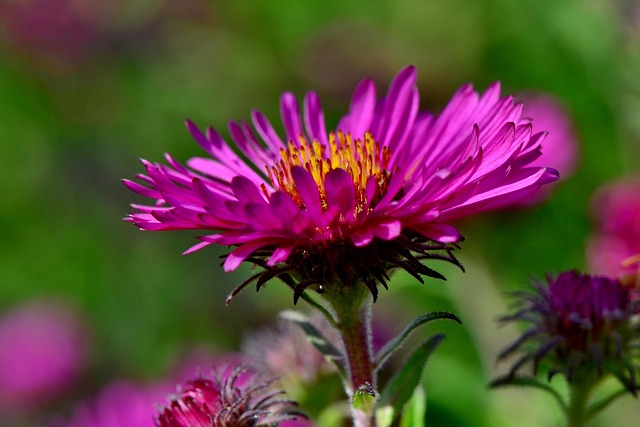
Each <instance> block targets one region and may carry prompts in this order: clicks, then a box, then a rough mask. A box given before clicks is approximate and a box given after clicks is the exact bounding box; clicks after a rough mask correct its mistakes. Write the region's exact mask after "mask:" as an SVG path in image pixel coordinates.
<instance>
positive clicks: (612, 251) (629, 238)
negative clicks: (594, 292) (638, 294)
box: [587, 178, 640, 275]
mask: <svg viewBox="0 0 640 427" xmlns="http://www.w3.org/2000/svg"><path fill="white" fill-rule="evenodd" d="M592 209H593V214H594V217H595V220H596V231H595V234H594V236H593V237H592V238H591V240H590V242H589V245H588V249H587V258H588V264H589V268H590V270H591V271H593V272H595V273H598V274H608V275H620V274H624V273H629V271H626V270H628V269H633V268H635V266H634V265H633V264H630V265H629V266H628V267H627V268H626V269H625V268H623V267H622V265H621V264H622V262H623V261H624V260H626V259H627V258H629V257H631V256H633V255H636V254H638V253H640V178H632V179H625V180H621V181H617V182H614V183H611V184H608V185H606V186H603V187H602V188H601V189H599V190H598V191H597V192H596V194H595V196H594V198H593V203H592Z"/></svg>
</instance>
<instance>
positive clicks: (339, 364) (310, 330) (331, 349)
mask: <svg viewBox="0 0 640 427" xmlns="http://www.w3.org/2000/svg"><path fill="white" fill-rule="evenodd" d="M280 317H282V318H283V319H286V320H289V321H290V322H293V323H295V324H296V325H298V326H300V328H302V330H303V331H304V333H305V334H306V335H307V339H308V340H309V342H310V343H311V344H312V345H313V346H314V347H315V348H316V349H317V350H318V351H319V352H320V353H321V354H322V355H323V356H324V357H325V359H326V360H327V361H329V362H330V363H332V364H333V365H335V366H336V368H338V372H339V373H340V375H341V376H342V377H343V378H346V377H347V375H346V369H345V366H344V355H343V354H342V352H340V350H338V349H337V348H336V347H335V346H334V345H333V344H331V343H330V342H329V340H328V339H327V338H326V337H325V336H324V335H323V334H322V332H320V331H319V330H318V328H316V327H315V326H314V325H313V324H312V323H311V320H309V318H308V317H307V316H305V315H304V314H302V313H300V312H299V311H293V310H285V311H283V312H281V313H280Z"/></svg>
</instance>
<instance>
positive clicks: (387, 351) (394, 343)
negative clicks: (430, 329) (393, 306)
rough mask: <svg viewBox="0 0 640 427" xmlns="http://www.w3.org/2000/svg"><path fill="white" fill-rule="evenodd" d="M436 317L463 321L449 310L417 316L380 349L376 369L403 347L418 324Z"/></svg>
mask: <svg viewBox="0 0 640 427" xmlns="http://www.w3.org/2000/svg"><path fill="white" fill-rule="evenodd" d="M436 319H451V320H454V321H456V322H458V323H460V324H461V323H462V322H461V321H460V319H459V318H458V316H456V315H455V314H453V313H449V312H448V311H433V312H431V313H427V314H423V315H422V316H419V317H417V318H415V319H414V320H413V321H412V322H411V323H409V325H407V327H406V328H404V330H403V331H402V332H401V333H400V334H399V335H398V336H397V337H395V338H394V339H393V340H391V341H389V342H388V343H387V344H386V345H385V346H384V347H383V348H382V349H380V351H379V352H378V354H377V355H376V358H375V367H376V370H378V369H380V368H381V367H382V366H383V365H384V364H385V362H386V361H387V359H389V357H390V356H391V355H392V354H393V353H395V352H396V351H397V350H398V349H399V348H400V347H402V344H404V342H405V341H406V340H407V338H408V337H409V335H411V333H412V332H413V331H414V330H415V329H416V328H417V327H418V326H420V325H423V324H425V323H427V322H430V321H432V320H436Z"/></svg>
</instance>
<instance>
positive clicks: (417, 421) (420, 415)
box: [400, 385, 427, 427]
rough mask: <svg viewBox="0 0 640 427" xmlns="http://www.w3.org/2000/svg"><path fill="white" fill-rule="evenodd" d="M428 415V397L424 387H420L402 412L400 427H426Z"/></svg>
mask: <svg viewBox="0 0 640 427" xmlns="http://www.w3.org/2000/svg"><path fill="white" fill-rule="evenodd" d="M426 413H427V396H426V393H425V392H424V388H423V387H422V385H418V386H417V387H416V388H415V390H414V391H413V396H412V397H411V400H410V401H409V403H407V405H406V406H405V408H404V410H403V412H402V418H400V427H424V422H425V415H426Z"/></svg>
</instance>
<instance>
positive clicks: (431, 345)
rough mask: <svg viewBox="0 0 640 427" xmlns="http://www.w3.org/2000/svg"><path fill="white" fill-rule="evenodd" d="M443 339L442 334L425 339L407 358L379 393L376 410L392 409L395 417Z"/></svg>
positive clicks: (418, 382)
mask: <svg viewBox="0 0 640 427" xmlns="http://www.w3.org/2000/svg"><path fill="white" fill-rule="evenodd" d="M443 339H444V334H436V335H433V336H431V337H429V338H428V339H426V340H425V341H424V342H423V343H422V344H420V345H419V346H418V348H416V349H415V350H414V352H413V354H412V355H411V356H410V357H409V359H408V360H407V362H406V363H405V364H404V366H403V367H402V368H401V369H400V370H399V371H398V372H396V374H395V375H394V376H393V377H392V378H391V380H389V382H388V383H387V384H386V385H385V387H384V388H383V389H382V392H381V393H380V399H379V401H378V408H379V409H378V410H381V411H383V412H385V411H389V409H388V408H386V407H391V408H392V414H393V417H394V418H395V417H397V416H398V415H399V414H400V413H401V412H402V410H403V408H404V406H405V404H406V403H407V402H408V401H409V399H411V397H412V395H413V393H414V390H415V388H416V387H417V386H418V385H419V384H420V381H421V380H422V372H423V370H424V366H425V365H426V363H427V361H428V360H429V357H430V356H431V355H432V354H433V352H434V350H435V349H436V348H437V347H438V345H440V343H441V342H442V340H443Z"/></svg>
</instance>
